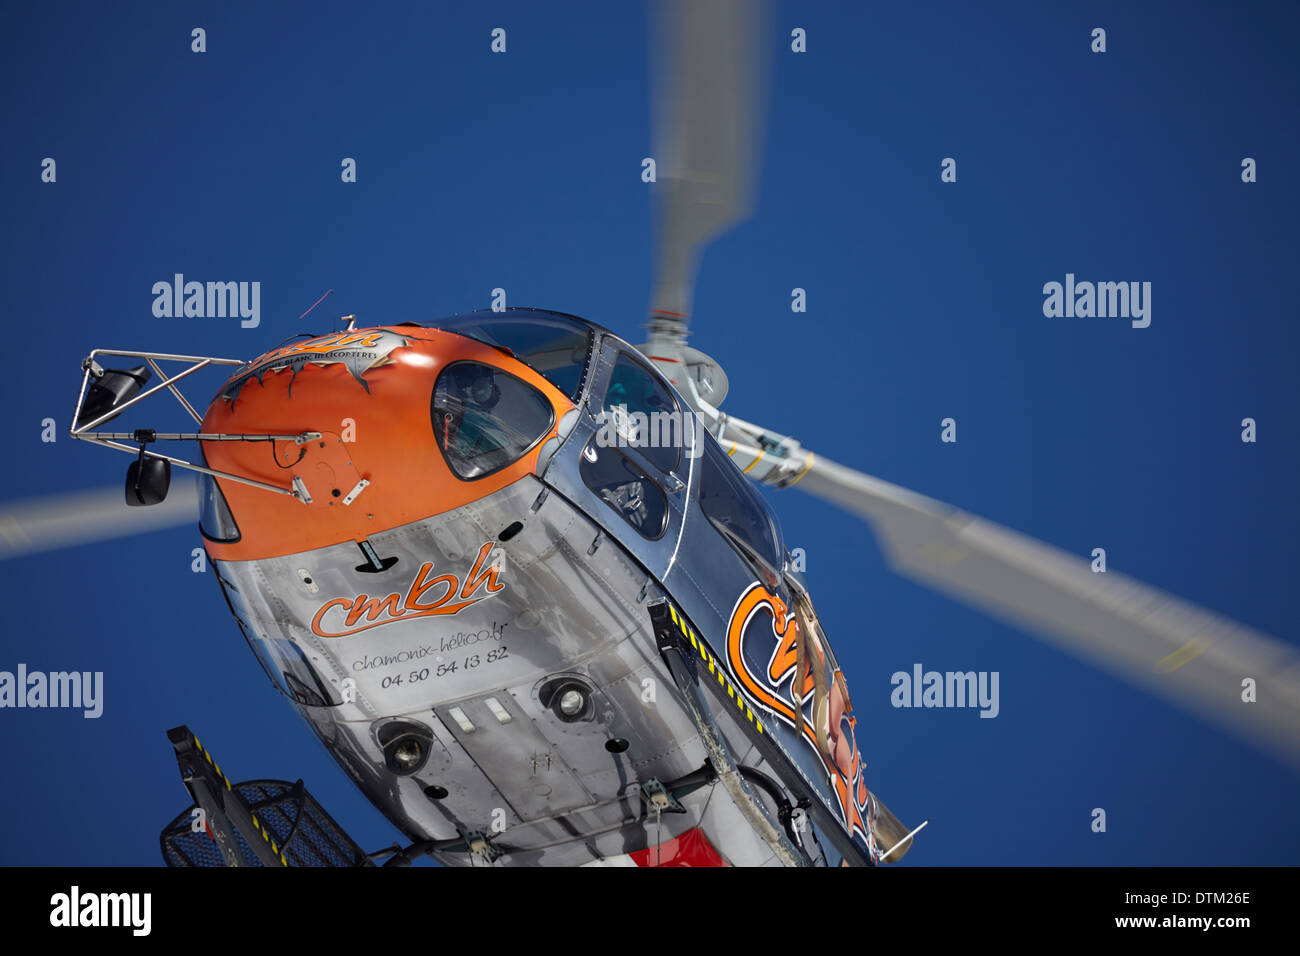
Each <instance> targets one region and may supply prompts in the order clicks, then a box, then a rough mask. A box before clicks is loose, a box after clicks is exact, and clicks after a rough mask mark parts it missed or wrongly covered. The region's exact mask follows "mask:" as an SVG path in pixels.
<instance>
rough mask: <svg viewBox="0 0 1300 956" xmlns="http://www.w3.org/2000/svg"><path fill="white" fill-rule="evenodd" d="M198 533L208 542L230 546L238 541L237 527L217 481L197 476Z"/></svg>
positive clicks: (206, 476)
mask: <svg viewBox="0 0 1300 956" xmlns="http://www.w3.org/2000/svg"><path fill="white" fill-rule="evenodd" d="M199 532H200V533H201V534H202V535H203V537H205V538H207V539H208V540H209V541H218V542H221V543H223V544H231V543H233V542H235V541H238V540H239V525H238V524H236V523H235V516H234V515H233V514H231V513H230V505H228V504H226V496H225V495H224V494H222V491H221V486H220V485H218V484H217V479H215V478H213V477H212V476H211V475H205V474H200V475H199Z"/></svg>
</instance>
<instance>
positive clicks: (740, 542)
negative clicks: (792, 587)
mask: <svg viewBox="0 0 1300 956" xmlns="http://www.w3.org/2000/svg"><path fill="white" fill-rule="evenodd" d="M696 440H697V441H700V440H702V441H703V442H704V449H703V450H702V453H701V454H700V455H699V458H698V461H699V469H700V473H699V481H698V483H697V484H698V488H699V490H698V492H697V501H698V504H699V506H700V512H701V513H702V514H703V515H704V517H705V518H707V519H708V521H709V524H711V525H712V526H713V527H714V529H715V530H717V532H718V533H719V534H721V535H722V536H723V537H724V538H726V539H727V541H728V543H729V544H731V545H732V548H733V550H736V551H739V552H741V553H742V554H743V556H744V557H745V558H747V559H748V560H750V561H752V562H754V563H755V564H757V565H758V566H759V568H760V569H761V570H762V571H763V576H764V577H766V578H768V583H769V584H772V585H773V586H775V585H776V583H777V582H780V581H781V580H782V579H783V577H784V575H783V573H782V572H783V566H784V564H785V546H784V545H785V543H784V541H783V540H782V538H781V531H780V529H779V528H778V527H777V524H776V522H775V521H774V520H773V518H772V514H771V512H770V511H769V510H768V509H767V508H766V507H765V502H764V501H763V499H762V497H761V496H760V495H759V492H758V490H757V489H755V488H753V487H752V486H751V485H749V484H748V479H746V478H745V476H744V475H742V474H740V471H739V469H737V468H736V466H735V465H733V464H732V462H731V459H730V458H729V457H728V456H727V453H726V452H725V451H723V450H722V446H721V445H719V444H718V442H717V440H716V439H715V438H714V437H713V436H712V435H708V434H703V435H697V436H696ZM713 455H716V456H717V458H718V460H717V461H710V460H709V459H710V456H713ZM710 469H717V470H719V471H721V470H722V469H730V470H731V471H732V472H734V473H735V474H734V475H732V476H730V477H738V478H739V481H737V482H730V481H728V482H727V483H728V486H729V487H731V488H733V489H734V488H743V489H744V491H743V492H738V496H739V497H740V498H741V499H742V500H743V501H744V503H745V505H746V506H747V508H751V509H754V510H756V511H757V512H758V514H759V515H761V516H762V519H763V521H764V522H765V524H766V527H767V532H768V535H770V537H771V539H772V552H773V553H772V554H770V555H765V554H763V553H762V552H761V550H760V549H759V548H758V547H757V546H755V544H754V543H753V542H752V541H750V540H749V539H748V538H747V537H744V536H742V535H740V534H737V533H736V532H735V531H733V530H732V529H731V528H728V527H727V526H726V525H725V524H723V523H722V522H721V521H720V520H718V519H717V518H715V517H714V516H713V514H711V513H710V511H709V509H708V507H706V506H705V503H704V500H705V499H704V485H705V482H706V480H707V475H708V472H709V470H710ZM724 474H725V473H724ZM723 480H726V479H725V478H724V479H723ZM773 558H775V559H776V562H777V563H776V564H773V563H772V561H773Z"/></svg>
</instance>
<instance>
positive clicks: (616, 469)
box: [579, 439, 668, 541]
mask: <svg viewBox="0 0 1300 956" xmlns="http://www.w3.org/2000/svg"><path fill="white" fill-rule="evenodd" d="M601 444H602V443H600V442H598V441H597V440H596V439H592V441H591V442H590V443H589V444H588V445H587V447H586V448H585V449H583V453H582V462H581V465H580V469H579V470H580V471H581V473H582V480H583V481H584V482H585V483H586V485H587V487H588V488H590V489H591V490H592V491H594V492H595V493H596V494H597V495H599V496H600V499H601V500H602V501H604V502H605V504H607V505H609V506H610V507H611V508H613V509H614V510H615V511H617V512H618V513H619V516H620V517H621V518H622V519H623V520H624V521H626V522H627V523H628V524H630V525H631V526H632V527H633V528H635V529H636V530H637V531H638V532H639V533H640V534H641V535H642V536H643V537H646V538H649V539H650V540H651V541H657V540H658V539H659V538H662V537H663V536H664V531H665V530H666V529H667V527H668V498H667V497H666V496H665V495H664V493H663V490H662V489H661V488H660V487H659V485H658V484H656V483H655V482H654V481H653V480H652V479H651V478H650V476H649V475H647V474H646V473H645V470H644V469H643V468H642V467H641V466H640V465H638V464H637V463H636V462H634V461H632V459H630V458H629V457H628V456H627V455H624V454H623V453H622V452H621V451H619V450H618V449H617V448H602V447H601Z"/></svg>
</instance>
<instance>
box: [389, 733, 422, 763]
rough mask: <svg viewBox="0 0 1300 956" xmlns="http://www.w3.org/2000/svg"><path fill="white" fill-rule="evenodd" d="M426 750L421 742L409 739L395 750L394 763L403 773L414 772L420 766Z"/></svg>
mask: <svg viewBox="0 0 1300 956" xmlns="http://www.w3.org/2000/svg"><path fill="white" fill-rule="evenodd" d="M423 756H424V750H423V748H422V747H421V746H420V742H419V741H418V740H415V739H413V738H411V737H407V738H406V739H405V740H403V741H401V742H400V743H399V744H398V745H397V746H396V747H394V748H393V762H394V763H395V764H397V766H398V767H399V768H400V769H401V770H403V771H410V770H414V769H415V768H416V767H418V766H419V765H420V760H421V759H422V758H423Z"/></svg>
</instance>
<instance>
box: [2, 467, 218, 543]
mask: <svg viewBox="0 0 1300 956" xmlns="http://www.w3.org/2000/svg"><path fill="white" fill-rule="evenodd" d="M198 514H199V495H198V486H197V484H196V483H195V482H193V481H188V480H184V479H180V478H177V479H175V480H173V481H172V486H171V489H170V491H169V492H168V494H167V498H166V500H164V501H162V502H160V503H158V504H156V505H150V506H149V507H147V508H130V507H128V506H127V504H126V502H125V501H123V499H122V489H121V488H106V489H104V490H101V491H78V492H74V493H72V494H68V495H60V496H57V497H50V498H34V499H28V500H26V501H16V502H8V503H4V504H0V560H3V559H5V558H17V557H21V556H23V555H28V554H36V553H38V552H41V551H53V550H55V549H57V548H66V547H71V546H73V545H78V544H86V543H88V542H91V541H104V540H107V539H109V538H123V537H127V536H129V535H133V534H140V533H142V532H145V531H156V530H159V529H161V528H171V527H175V526H177V525H183V524H192V523H197V522H198Z"/></svg>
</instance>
